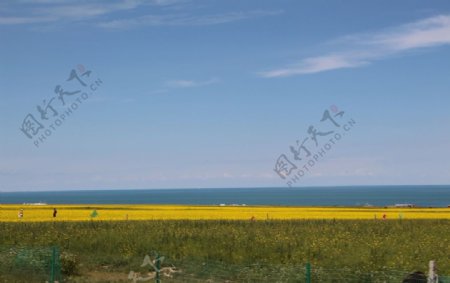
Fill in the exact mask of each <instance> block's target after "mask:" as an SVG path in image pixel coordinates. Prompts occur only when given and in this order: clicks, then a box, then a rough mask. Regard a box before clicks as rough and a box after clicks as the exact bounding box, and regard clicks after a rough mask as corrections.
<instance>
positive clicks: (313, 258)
mask: <svg viewBox="0 0 450 283" xmlns="http://www.w3.org/2000/svg"><path fill="white" fill-rule="evenodd" d="M52 245H56V246H59V247H60V249H61V251H62V252H63V253H64V254H66V255H69V256H70V257H72V258H75V259H76V262H77V263H79V264H81V266H79V269H80V270H81V271H80V272H81V273H82V274H85V275H86V274H87V272H89V271H93V270H105V269H106V270H108V271H109V272H122V273H124V274H126V273H128V272H129V271H130V270H132V269H136V268H138V266H139V265H140V264H141V263H142V259H143V258H144V255H146V254H149V253H150V252H151V251H158V252H159V253H160V254H163V255H165V256H166V258H167V260H166V262H165V263H166V264H168V263H172V264H174V265H175V266H177V267H180V268H181V269H183V270H184V271H185V273H189V274H194V276H197V277H201V278H206V277H214V273H216V274H217V276H218V277H222V278H224V277H226V278H234V279H236V278H239V277H238V276H243V275H242V274H241V275H239V274H240V273H242V271H243V270H245V274H253V273H254V275H252V276H256V275H258V274H259V276H261V275H262V274H264V273H265V272H269V271H270V272H275V271H274V270H273V269H276V270H277V271H276V272H277V273H278V274H279V273H280V271H279V270H280V268H285V269H286V270H290V271H286V272H293V270H297V273H299V274H300V273H301V272H303V269H302V270H301V272H300V271H299V269H300V268H302V267H303V266H304V264H305V263H306V262H311V264H312V266H313V269H314V270H315V272H316V273H318V272H319V271H320V270H322V271H320V272H323V273H326V270H337V271H334V272H336V273H339V272H340V273H342V272H344V271H346V270H348V271H349V270H351V273H352V274H354V273H361V274H363V275H361V276H366V275H364V274H368V273H371V272H374V271H386V272H396V271H399V272H401V271H405V272H412V271H416V270H421V271H426V270H427V266H428V261H429V260H436V261H437V263H438V268H439V270H440V271H442V272H443V273H444V274H445V273H447V274H449V273H450V221H449V220H404V221H375V220H371V221H365V220H364V221H363V220H359V221H349V220H345V221H329V220H327V221H256V222H250V221H130V222H125V221H124V222H117V221H116V222H56V223H49V222H42V223H32V222H31V223H0V247H2V248H3V250H5V249H7V248H8V247H18V246H26V247H42V246H52ZM0 255H1V254H0ZM105 266H106V267H105ZM0 268H1V267H0ZM3 268H5V267H3ZM246 268H247V269H246ZM291 269H292V270H291ZM348 271H346V272H348ZM69 272H70V270H69ZM330 272H331V271H330ZM0 273H2V274H4V272H0ZM208 273H213V274H212V275H211V274H208ZM270 274H272V273H270ZM299 274H297V276H301V277H303V275H299ZM277 276H284V275H277ZM1 278H2V277H1V276H0V279H1ZM252 278H254V277H252ZM360 278H362V277H359V279H357V281H358V280H361V279H360ZM355 280H356V279H355ZM367 280H371V279H370V278H369V279H367ZM238 281H240V280H238ZM263 281H264V280H262V279H261V282H263ZM286 281H289V280H288V279H286ZM357 281H356V282H357ZM130 282H131V281H130ZM330 282H332V281H330ZM367 282H376V281H367Z"/></svg>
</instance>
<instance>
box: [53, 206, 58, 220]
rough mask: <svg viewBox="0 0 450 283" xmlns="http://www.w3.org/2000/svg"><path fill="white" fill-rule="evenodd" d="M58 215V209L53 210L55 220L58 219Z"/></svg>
mask: <svg viewBox="0 0 450 283" xmlns="http://www.w3.org/2000/svg"><path fill="white" fill-rule="evenodd" d="M56 214H58V210H56V208H53V218H56Z"/></svg>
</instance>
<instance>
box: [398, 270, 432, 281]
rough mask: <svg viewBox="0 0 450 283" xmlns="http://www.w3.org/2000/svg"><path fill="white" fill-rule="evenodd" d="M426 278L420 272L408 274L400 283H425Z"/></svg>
mask: <svg viewBox="0 0 450 283" xmlns="http://www.w3.org/2000/svg"><path fill="white" fill-rule="evenodd" d="M426 282H427V277H426V276H425V274H424V273H423V272H421V271H416V272H413V273H411V274H408V276H406V278H405V279H403V281H402V283H426Z"/></svg>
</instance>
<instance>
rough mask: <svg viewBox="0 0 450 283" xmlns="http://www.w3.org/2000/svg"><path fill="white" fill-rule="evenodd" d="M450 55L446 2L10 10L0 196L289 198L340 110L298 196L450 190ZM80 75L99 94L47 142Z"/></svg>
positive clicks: (150, 3)
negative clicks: (27, 126) (85, 192)
mask: <svg viewBox="0 0 450 283" xmlns="http://www.w3.org/2000/svg"><path fill="white" fill-rule="evenodd" d="M449 45H450V3H449V2H448V1H308V2H306V1H294V0H291V1H288V0H281V1H264V0H258V1H256V0H247V1H235V0H227V1H215V0H209V1H206V0H205V1H200V0H198V1H196V0H147V1H144V0H142V1H139V0H135V1H125V0H124V1H118V0H115V1H100V0H95V1H82V0H81V1H73V0H17V1H2V2H1V3H0V96H1V100H0V121H1V134H0V191H21V190H22V191H25V190H59V189H61V190H66V189H126V188H197V187H257V186H264V187H269V186H286V183H287V180H288V178H287V179H282V178H280V176H279V175H278V174H277V173H276V172H275V171H274V167H275V165H276V161H277V159H278V157H279V156H280V155H281V154H285V155H286V157H287V158H288V159H289V160H290V161H291V162H292V163H293V164H295V165H296V166H297V167H298V168H300V167H301V162H304V161H307V160H308V159H307V158H306V156H305V158H304V159H303V161H296V160H294V156H293V154H292V152H291V151H290V146H294V145H295V144H296V141H297V140H303V139H304V138H307V137H309V142H311V136H309V134H308V133H307V129H308V127H309V126H310V125H315V126H317V128H318V129H320V126H325V124H324V123H322V122H320V119H321V117H322V114H323V113H324V111H325V110H329V111H330V113H333V112H332V111H331V108H330V107H331V106H332V105H335V106H336V107H337V108H338V109H339V110H343V111H344V112H345V114H344V116H343V117H341V119H342V120H341V121H342V123H344V122H345V121H348V120H349V119H354V120H355V121H356V125H355V126H354V127H353V128H352V130H351V132H348V135H346V136H345V137H344V138H342V139H341V140H340V141H339V142H337V143H336V144H335V145H333V148H332V149H331V150H329V151H328V152H327V154H326V156H325V157H323V158H321V159H320V160H319V161H318V162H317V163H316V164H315V165H314V167H313V168H310V171H309V172H307V174H305V175H304V176H303V177H302V178H301V180H300V181H298V182H297V183H296V184H295V186H328V185H330V186H333V185H383V184H449V183H450V162H449V160H450V146H449V144H450V132H449V131H448V124H449V122H450V111H449V105H450V79H449V78H450V68H449V66H450V65H449V62H450V46H449ZM71 70H75V71H76V72H77V74H79V75H81V74H82V73H83V71H85V70H90V71H91V73H90V76H89V77H83V78H84V79H85V80H87V81H89V83H91V82H92V81H93V80H95V79H98V78H99V79H101V81H102V84H101V85H100V86H99V87H98V89H96V90H95V92H92V94H91V93H89V95H90V96H89V98H88V99H86V100H82V103H81V104H80V103H79V107H78V109H77V110H76V111H74V112H73V114H72V115H70V117H67V119H65V120H64V122H63V123H62V124H61V125H60V126H58V127H56V130H53V131H52V132H51V136H49V137H47V139H46V140H45V142H42V143H39V146H36V145H35V144H34V141H35V140H36V138H37V137H39V136H40V135H42V134H44V131H45V129H49V126H48V125H49V123H50V122H49V121H51V119H56V118H58V117H60V116H59V115H60V114H62V113H64V110H65V108H64V107H67V106H68V105H71V103H73V102H75V101H76V100H75V99H76V98H78V99H81V96H80V94H81V92H80V93H78V94H74V95H73V96H68V95H67V96H65V99H66V100H67V105H65V106H63V105H62V101H60V99H58V98H55V100H54V101H53V104H52V105H54V109H55V110H56V112H58V115H56V116H52V117H51V119H50V120H47V121H43V120H41V122H42V123H41V124H42V125H43V127H44V126H45V129H40V130H39V129H38V131H37V133H36V136H34V135H32V138H31V139H30V138H28V137H27V136H26V135H25V134H24V133H23V132H22V131H21V130H20V129H21V127H22V124H23V122H24V119H25V117H26V116H27V115H28V114H32V115H33V117H35V119H36V121H38V122H39V119H41V117H40V114H39V112H38V110H37V106H38V105H44V104H43V102H44V100H46V103H48V101H49V100H50V99H52V98H53V97H56V95H57V94H55V92H54V89H55V86H57V85H61V86H62V87H63V88H64V87H65V88H67V89H68V90H69V89H71V88H73V89H72V90H79V89H81V88H80V87H81V86H80V85H77V84H76V81H75V80H72V81H67V79H68V78H69V74H70V72H71ZM77 86H78V88H76V87H77ZM45 123H47V124H45ZM328 125H329V124H328ZM334 130H339V129H337V128H336V129H334ZM340 130H342V129H340ZM322 131H325V130H322ZM318 138H319V139H322V137H320V136H319V137H318ZM321 141H322V142H323V143H324V142H325V141H324V140H321ZM309 146H310V147H311V150H313V151H314V150H317V149H318V148H314V146H313V144H311V143H310V144H309ZM296 162H297V163H296ZM298 168H297V169H298ZM297 169H296V170H297ZM294 172H297V171H292V174H294Z"/></svg>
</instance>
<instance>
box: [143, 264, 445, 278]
mask: <svg viewBox="0 0 450 283" xmlns="http://www.w3.org/2000/svg"><path fill="white" fill-rule="evenodd" d="M164 268H166V270H170V272H167V273H165V272H164ZM424 268H425V267H424ZM162 270H163V272H162V273H161V276H160V277H159V278H161V279H160V281H157V280H155V281H154V282H208V283H215V282H227V283H233V282H255V283H259V282H261V283H263V282H280V283H281V282H287V283H289V282H305V283H313V282H314V283H316V282H320V283H347V282H348V283H391V282H392V283H402V282H404V283H422V282H423V283H450V277H445V276H440V277H439V279H436V280H435V281H429V279H428V274H426V273H424V272H413V271H409V272H408V271H400V270H391V269H386V270H376V271H367V270H358V269H354V268H340V269H330V268H323V267H320V266H312V265H311V264H309V263H306V264H304V265H286V264H252V265H248V266H238V265H230V264H224V263H211V262H208V263H202V264H200V266H199V264H197V265H183V266H180V267H174V265H173V264H170V265H166V267H164V265H163V267H162ZM152 273H153V274H155V272H149V273H145V274H143V275H142V276H143V277H141V278H146V276H149V275H151V274H152ZM154 277H155V276H154ZM147 278H148V277H147ZM150 282H151V281H150Z"/></svg>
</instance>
